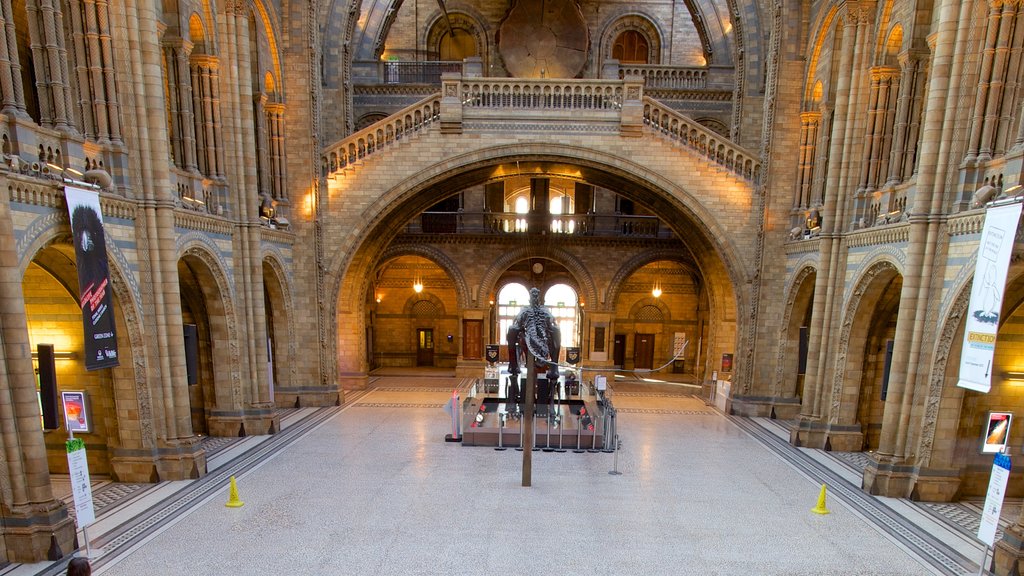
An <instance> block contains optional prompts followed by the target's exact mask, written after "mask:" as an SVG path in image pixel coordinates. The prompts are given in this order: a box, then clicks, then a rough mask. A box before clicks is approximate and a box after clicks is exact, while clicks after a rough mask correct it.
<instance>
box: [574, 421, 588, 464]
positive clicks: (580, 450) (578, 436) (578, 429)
mask: <svg viewBox="0 0 1024 576" xmlns="http://www.w3.org/2000/svg"><path fill="white" fill-rule="evenodd" d="M582 421H583V416H581V415H580V414H577V415H576V449H575V450H573V452H575V453H577V454H582V453H584V452H586V450H584V449H583V448H582V447H581V446H580V441H581V439H582V435H583V425H582V424H581V422H582Z"/></svg>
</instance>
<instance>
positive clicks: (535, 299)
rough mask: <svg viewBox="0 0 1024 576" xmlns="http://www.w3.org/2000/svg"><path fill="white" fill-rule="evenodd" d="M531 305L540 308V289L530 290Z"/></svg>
mask: <svg viewBox="0 0 1024 576" xmlns="http://www.w3.org/2000/svg"><path fill="white" fill-rule="evenodd" d="M530 304H533V305H534V306H540V288H530Z"/></svg>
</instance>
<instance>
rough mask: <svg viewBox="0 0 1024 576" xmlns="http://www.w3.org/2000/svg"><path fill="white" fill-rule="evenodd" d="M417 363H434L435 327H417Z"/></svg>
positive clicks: (418, 364) (430, 364)
mask: <svg viewBox="0 0 1024 576" xmlns="http://www.w3.org/2000/svg"><path fill="white" fill-rule="evenodd" d="M416 365H417V366H433V365H434V329H433V328H417V329H416Z"/></svg>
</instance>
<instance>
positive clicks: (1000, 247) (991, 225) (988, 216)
mask: <svg viewBox="0 0 1024 576" xmlns="http://www.w3.org/2000/svg"><path fill="white" fill-rule="evenodd" d="M1020 209H1021V204H1020V203H1019V202H1014V203H1013V204H1008V205H1005V206H995V207H992V208H989V209H988V211H987V212H985V227H984V228H983V229H982V231H981V241H980V242H979V243H978V256H977V263H976V267H975V269H974V284H973V285H972V286H971V301H970V304H969V305H968V308H967V327H966V328H965V329H964V345H963V352H961V354H960V379H959V381H958V382H957V386H959V387H961V388H967V389H969V390H976V391H978V392H983V393H986V394H987V393H988V391H989V389H990V388H992V358H993V356H994V355H995V351H996V332H997V331H998V329H999V313H1000V310H1001V308H1002V306H1003V289H1004V287H1005V286H1006V269H1007V268H1008V267H1009V266H1010V252H1012V251H1013V238H1014V236H1015V235H1016V234H1017V221H1018V220H1019V219H1020Z"/></svg>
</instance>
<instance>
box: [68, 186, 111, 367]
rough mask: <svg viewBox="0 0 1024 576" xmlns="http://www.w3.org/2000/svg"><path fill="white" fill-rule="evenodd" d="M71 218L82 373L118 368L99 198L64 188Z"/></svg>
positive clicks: (78, 190) (82, 190)
mask: <svg viewBox="0 0 1024 576" xmlns="http://www.w3.org/2000/svg"><path fill="white" fill-rule="evenodd" d="M64 196H65V198H66V200H67V204H68V215H69V216H70V217H71V234H72V236H73V237H74V244H75V261H76V263H77V265H78V294H79V300H78V301H79V303H80V304H81V305H82V324H83V327H84V329H85V369H86V370H99V369H100V368H111V367H113V366H117V365H118V359H117V336H116V335H115V334H114V308H113V306H112V305H111V297H110V271H109V269H108V267H107V247H106V240H105V238H104V234H103V216H102V213H101V212H100V198H99V194H98V193H96V192H93V191H92V190H84V189H82V188H75V187H73V186H66V187H65V188H64Z"/></svg>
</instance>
